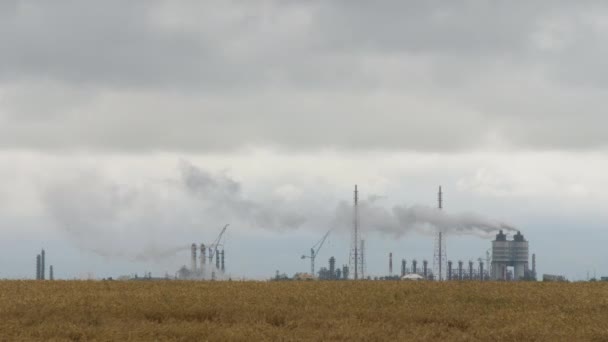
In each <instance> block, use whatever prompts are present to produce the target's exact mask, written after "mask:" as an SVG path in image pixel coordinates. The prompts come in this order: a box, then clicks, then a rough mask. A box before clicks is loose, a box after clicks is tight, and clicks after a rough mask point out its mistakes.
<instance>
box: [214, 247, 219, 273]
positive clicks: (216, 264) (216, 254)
mask: <svg viewBox="0 0 608 342" xmlns="http://www.w3.org/2000/svg"><path fill="white" fill-rule="evenodd" d="M215 268H217V269H218V270H219V269H220V255H219V254H218V251H217V248H216V249H215Z"/></svg>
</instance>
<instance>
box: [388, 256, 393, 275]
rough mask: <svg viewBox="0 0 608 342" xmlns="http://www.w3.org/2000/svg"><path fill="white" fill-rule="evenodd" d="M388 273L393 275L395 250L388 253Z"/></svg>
mask: <svg viewBox="0 0 608 342" xmlns="http://www.w3.org/2000/svg"><path fill="white" fill-rule="evenodd" d="M388 275H389V276H391V277H392V276H393V252H391V253H388Z"/></svg>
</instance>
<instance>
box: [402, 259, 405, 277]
mask: <svg viewBox="0 0 608 342" xmlns="http://www.w3.org/2000/svg"><path fill="white" fill-rule="evenodd" d="M405 266H406V265H405V259H401V277H403V276H404V275H405Z"/></svg>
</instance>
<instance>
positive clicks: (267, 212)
mask: <svg viewBox="0 0 608 342" xmlns="http://www.w3.org/2000/svg"><path fill="white" fill-rule="evenodd" d="M178 169H179V176H178V177H175V178H172V179H168V180H163V181H157V182H144V183H143V184H139V185H132V184H129V185H127V184H119V183H116V182H113V181H110V180H108V179H107V178H106V177H103V176H101V175H100V174H98V173H96V172H82V173H80V174H79V175H78V176H77V177H74V178H72V179H69V180H68V181H63V182H57V183H55V184H53V185H51V186H49V187H47V188H46V189H45V191H44V194H43V199H44V203H45V206H46V208H47V209H48V212H49V214H50V216H51V217H52V218H53V219H54V220H55V222H56V223H57V226H58V227H60V228H62V229H63V230H64V231H65V232H66V233H67V234H68V235H69V237H70V238H71V239H72V240H74V241H75V242H76V243H77V244H78V246H79V247H81V248H83V249H86V250H90V251H93V252H95V253H96V254H99V255H102V256H107V257H119V258H126V259H131V260H137V261H145V260H161V259H164V258H166V257H170V256H173V255H175V254H176V253H179V252H181V251H186V250H188V248H189V245H187V242H189V241H191V240H192V239H197V240H198V239H201V238H202V236H203V235H204V233H205V232H207V233H208V234H207V236H213V237H215V234H217V233H218V232H219V230H220V228H221V226H223V225H224V224H225V223H228V222H230V223H234V224H233V225H232V226H237V227H238V226H240V227H254V228H261V229H268V230H289V229H296V228H298V227H299V226H300V225H302V224H303V223H304V221H305V220H304V217H303V216H302V215H300V214H299V213H296V212H293V211H291V210H290V209H289V208H286V207H284V206H282V205H281V203H279V202H276V201H271V200H268V201H261V200H253V199H249V198H246V196H245V195H244V194H243V192H242V190H241V184H240V183H238V182H237V181H235V180H233V179H231V178H230V177H227V176H226V175H223V174H220V175H217V174H212V173H209V172H207V171H205V170H203V169H201V168H198V167H196V166H194V165H192V164H190V163H188V162H186V161H183V162H181V163H180V164H179V167H178ZM195 237H197V238H195ZM193 242H196V243H201V242H204V241H193ZM168 246H169V247H168Z"/></svg>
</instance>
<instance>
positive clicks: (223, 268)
mask: <svg viewBox="0 0 608 342" xmlns="http://www.w3.org/2000/svg"><path fill="white" fill-rule="evenodd" d="M225 270H226V268H225V267H224V250H223V249H222V272H224V271H225Z"/></svg>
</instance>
